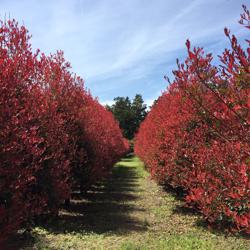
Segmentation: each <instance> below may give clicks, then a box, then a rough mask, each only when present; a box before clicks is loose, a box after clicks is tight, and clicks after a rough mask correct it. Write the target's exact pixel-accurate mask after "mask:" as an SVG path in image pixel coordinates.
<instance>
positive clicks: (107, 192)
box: [9, 156, 250, 250]
mask: <svg viewBox="0 0 250 250" xmlns="http://www.w3.org/2000/svg"><path fill="white" fill-rule="evenodd" d="M31 235H32V237H31V236H27V238H26V239H24V238H23V239H19V240H17V239H15V241H12V242H15V244H19V247H20V246H22V247H21V249H25V250H31V249H39V250H40V249H56V250H59V249H123V250H125V249H126V250H129V249H130V250H135V249H157V250H158V249H250V241H249V239H247V238H244V236H239V235H238V236H237V235H236V236H228V235H227V234H226V233H223V232H222V231H220V232H218V231H212V230H208V229H207V225H206V223H205V222H204V220H203V219H202V217H201V216H200V215H199V214H197V213H194V211H192V210H189V209H187V208H185V207H184V203H183V201H182V200H181V198H180V197H178V196H177V195H176V194H175V193H174V192H173V191H171V190H163V188H162V187H160V186H159V185H157V184H156V183H155V182H154V181H153V180H151V178H150V177H149V174H148V173H147V172H146V171H145V170H144V165H143V163H142V162H141V161H140V160H139V159H138V158H137V157H134V156H130V157H127V158H123V159H122V160H121V161H120V162H118V163H117V164H116V165H115V167H114V169H113V172H112V175H111V176H109V177H108V178H107V179H106V180H105V181H103V182H100V183H98V184H97V185H96V186H93V187H92V189H91V190H90V191H89V192H88V193H87V194H86V195H84V196H79V195H77V194H75V196H74V198H73V200H72V204H71V205H70V207H69V208H68V209H61V210H60V213H59V217H58V219H53V220H51V221H49V222H47V223H43V224H41V225H39V226H36V227H34V228H33V229H32V231H31ZM9 247H10V249H13V247H15V246H14V245H13V244H12V245H10V246H9Z"/></svg>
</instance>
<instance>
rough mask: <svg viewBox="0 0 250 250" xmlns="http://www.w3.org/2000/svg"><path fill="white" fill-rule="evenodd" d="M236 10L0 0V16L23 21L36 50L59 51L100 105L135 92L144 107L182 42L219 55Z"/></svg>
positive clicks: (167, 3) (227, 2)
mask: <svg viewBox="0 0 250 250" xmlns="http://www.w3.org/2000/svg"><path fill="white" fill-rule="evenodd" d="M240 12H241V6H240V3H239V2H238V1H235V0H210V1H206V0H154V1H144V0H127V1H122V0H105V1H102V0H71V1H68V0H61V1H59V0H54V1H51V0H50V1H49V0H44V1H38V0H37V1H31V0H23V1H18V0H11V1H10V0H1V1H0V16H1V17H4V15H5V14H7V15H9V14H10V16H11V17H14V18H16V19H17V20H18V21H19V22H21V23H22V22H24V23H25V25H26V26H27V27H28V29H29V30H30V32H31V33H32V34H33V38H32V44H33V47H34V48H36V47H38V48H41V50H42V51H45V52H46V53H50V52H55V51H56V50H58V49H62V50H64V52H65V56H66V58H67V59H68V60H69V61H70V62H71V63H72V67H73V70H74V71H75V72H77V73H78V74H79V75H81V76H82V77H83V78H84V79H85V80H86V86H87V87H88V88H90V89H91V91H92V93H93V95H97V96H99V99H100V101H101V102H105V100H112V99H113V97H115V96H118V95H119V96H122V95H128V96H130V97H133V96H134V94H135V93H141V94H143V96H144V98H145V99H146V100H147V102H149V100H152V99H153V98H155V97H156V95H158V94H159V93H160V91H161V90H163V89H165V87H166V82H164V80H163V76H164V75H165V74H167V75H170V74H171V70H172V69H173V65H174V63H175V58H176V57H180V58H183V56H184V55H185V48H184V44H185V40H186V39H187V38H190V39H191V40H192V43H193V44H194V45H206V46H207V47H208V50H210V51H213V52H215V53H217V52H218V51H220V50H221V49H222V48H223V47H225V44H226V43H227V41H226V39H225V38H224V35H223V28H224V27H225V26H229V27H230V28H231V30H232V31H233V32H236V33H237V32H238V29H239V26H238V25H237V20H238V17H239V14H240ZM238 33H239V35H240V36H241V37H242V38H244V37H245V36H246V33H244V31H243V32H238Z"/></svg>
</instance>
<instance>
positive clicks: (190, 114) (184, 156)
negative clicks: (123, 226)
mask: <svg viewBox="0 0 250 250" xmlns="http://www.w3.org/2000/svg"><path fill="white" fill-rule="evenodd" d="M249 22H250V16H249V11H248V10H247V9H246V7H245V6H244V14H242V16H241V21H240V23H241V24H243V25H244V24H245V26H246V28H247V29H249V28H250V26H249ZM225 34H226V36H227V37H228V38H229V41H230V43H231V49H226V50H225V51H224V53H223V54H222V55H221V56H220V60H221V63H222V66H221V67H216V66H213V65H212V64H211V62H212V59H213V58H212V55H211V54H205V53H204V51H203V49H202V48H194V49H193V50H192V49H191V46H190V42H189V41H187V43H186V45H187V49H188V57H187V59H186V60H185V62H184V63H183V64H180V63H179V62H178V63H177V64H178V70H176V71H174V72H173V73H174V75H175V80H174V81H173V83H172V84H170V86H169V88H168V90H167V91H166V92H165V93H163V95H162V96H161V97H160V98H159V100H158V101H157V103H156V104H155V105H154V106H153V108H152V110H151V111H150V113H149V114H148V116H147V117H146V119H145V121H144V122H143V123H142V125H141V127H140V130H139V133H138V134H137V137H136V145H135V152H136V153H137V154H138V155H139V156H140V157H141V158H142V159H143V160H144V161H145V163H146V166H147V167H148V169H149V170H150V172H151V174H152V176H153V177H154V178H156V179H157V180H158V181H159V182H160V183H168V184H170V185H172V186H173V187H181V188H183V189H184V190H186V191H187V196H186V202H187V204H188V205H189V206H194V207H195V208H198V209H200V211H201V212H202V213H203V214H204V216H205V218H206V219H207V220H208V221H209V222H211V223H214V224H218V225H219V226H222V225H223V226H230V227H231V229H232V230H237V231H244V232H246V233H250V206H249V204H250V126H249V123H250V113H249V112H250V111H249V107H250V96H249V95H250V88H249V86H250V47H249V44H250V41H246V42H247V49H246V50H244V49H243V48H242V46H241V45H239V44H238V41H237V39H236V37H235V36H231V35H230V32H229V31H228V30H227V29H225Z"/></svg>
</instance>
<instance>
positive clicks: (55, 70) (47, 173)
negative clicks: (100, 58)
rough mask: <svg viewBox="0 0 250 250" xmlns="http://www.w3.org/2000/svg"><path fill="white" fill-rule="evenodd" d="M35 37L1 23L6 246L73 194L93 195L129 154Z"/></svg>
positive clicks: (59, 56) (0, 141) (0, 191)
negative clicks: (14, 235)
mask: <svg viewBox="0 0 250 250" xmlns="http://www.w3.org/2000/svg"><path fill="white" fill-rule="evenodd" d="M29 39H30V36H29V35H28V32H27V30H26V29H25V27H23V26H22V27H19V26H18V24H17V22H16V21H14V20H13V21H8V22H0V241H1V240H4V239H5V238H6V237H7V236H8V235H9V234H10V233H12V232H15V231H16V230H17V229H19V228H20V227H22V226H23V225H24V223H25V222H26V221H27V220H30V219H31V218H32V217H33V216H35V215H39V214H41V213H48V212H50V213H57V211H58V208H59V205H60V204H61V203H62V202H63V201H64V200H65V199H69V198H70V194H71V191H72V189H74V188H76V187H79V188H81V189H86V188H87V187H88V186H89V185H91V184H92V183H93V182H95V181H97V180H98V179H100V178H101V177H103V176H104V175H105V174H107V173H108V171H109V170H110V168H111V167H112V165H113V164H114V163H115V162H116V161H117V160H118V159H119V157H121V156H122V155H123V154H124V153H125V152H126V151H127V150H128V142H127V141H125V140H124V139H123V137H122V134H121V131H120V129H119V126H118V124H117V122H116V121H115V120H114V118H113V116H112V114H111V113H110V112H109V111H107V110H106V109H105V108H104V107H102V106H101V105H100V104H99V103H98V101H97V100H95V99H93V98H92V96H91V94H90V93H89V92H87V91H86V90H85V89H84V86H83V81H82V79H80V78H79V77H77V76H75V75H74V74H72V73H71V72H70V65H69V63H68V62H66V61H65V59H64V57H63V53H62V52H57V53H56V54H55V55H50V56H45V55H44V54H41V53H40V52H39V51H37V52H35V53H33V52H32V49H31V45H30V43H29Z"/></svg>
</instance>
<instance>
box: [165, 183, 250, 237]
mask: <svg viewBox="0 0 250 250" xmlns="http://www.w3.org/2000/svg"><path fill="white" fill-rule="evenodd" d="M164 190H165V191H166V192H168V193H171V194H172V195H173V196H174V197H175V199H176V200H179V201H182V202H183V204H182V205H176V206H175V207H174V208H173V211H172V213H173V214H180V215H188V216H195V226H196V227H197V228H201V229H203V230H207V231H210V232H213V233H214V234H216V235H223V236H225V237H227V236H234V237H237V238H244V239H250V236H249V235H247V234H245V233H244V232H238V233H237V232H236V233H235V232H232V230H231V231H230V228H232V227H231V226H232V225H230V223H227V222H222V221H220V222H218V223H214V224H210V223H209V222H208V221H207V220H206V219H205V218H204V217H202V213H201V212H200V211H199V209H198V208H195V207H188V206H187V205H185V203H184V198H185V196H186V194H187V193H186V192H185V191H184V190H183V189H181V188H177V189H175V188H173V187H171V186H170V185H167V186H164Z"/></svg>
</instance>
